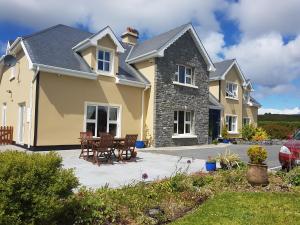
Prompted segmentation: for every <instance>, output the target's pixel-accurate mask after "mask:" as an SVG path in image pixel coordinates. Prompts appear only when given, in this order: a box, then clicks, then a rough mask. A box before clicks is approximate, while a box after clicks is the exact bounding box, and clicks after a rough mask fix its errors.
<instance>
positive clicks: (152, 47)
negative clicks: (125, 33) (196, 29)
mask: <svg viewBox="0 0 300 225" xmlns="http://www.w3.org/2000/svg"><path fill="white" fill-rule="evenodd" d="M188 25H190V24H184V25H181V26H179V27H176V28H174V29H172V30H169V31H167V32H165V33H162V34H160V35H157V36H155V37H153V38H150V39H148V40H146V41H144V42H141V43H137V44H136V45H135V46H134V48H133V49H132V51H131V53H130V55H129V57H128V59H127V60H132V59H134V58H136V57H139V56H141V55H144V54H147V53H150V52H152V51H156V50H159V49H160V48H161V47H163V46H164V45H165V44H166V43H167V42H168V41H170V40H171V39H172V38H173V37H175V36H176V35H177V34H178V33H179V32H180V31H181V30H183V29H184V28H185V27H187V26H188Z"/></svg>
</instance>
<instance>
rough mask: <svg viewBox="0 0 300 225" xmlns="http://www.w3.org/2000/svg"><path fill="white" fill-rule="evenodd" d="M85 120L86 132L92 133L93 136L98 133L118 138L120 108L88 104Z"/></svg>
mask: <svg viewBox="0 0 300 225" xmlns="http://www.w3.org/2000/svg"><path fill="white" fill-rule="evenodd" d="M85 120H86V121H85V128H86V131H91V132H93V136H99V134H100V133H110V134H112V135H113V136H120V107H116V106H106V105H95V104H88V105H87V106H86V116H85Z"/></svg>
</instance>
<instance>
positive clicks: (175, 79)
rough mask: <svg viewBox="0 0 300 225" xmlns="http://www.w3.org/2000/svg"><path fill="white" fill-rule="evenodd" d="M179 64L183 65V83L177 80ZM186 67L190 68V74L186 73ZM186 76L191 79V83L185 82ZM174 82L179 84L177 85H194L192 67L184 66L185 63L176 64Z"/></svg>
mask: <svg viewBox="0 0 300 225" xmlns="http://www.w3.org/2000/svg"><path fill="white" fill-rule="evenodd" d="M179 66H182V67H184V83H182V82H180V81H179ZM187 69H190V70H191V74H187V72H186V71H187ZM187 78H190V79H191V83H187V82H186V80H187ZM173 83H174V84H179V85H185V86H192V87H196V86H195V85H194V69H193V68H192V67H190V66H185V65H181V64H176V71H175V77H174V82H173Z"/></svg>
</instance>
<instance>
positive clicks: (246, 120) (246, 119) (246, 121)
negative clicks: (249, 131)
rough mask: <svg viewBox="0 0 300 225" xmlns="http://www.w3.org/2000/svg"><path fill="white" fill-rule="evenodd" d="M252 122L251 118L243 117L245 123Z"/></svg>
mask: <svg viewBox="0 0 300 225" xmlns="http://www.w3.org/2000/svg"><path fill="white" fill-rule="evenodd" d="M249 124H250V118H248V117H244V118H243V125H249Z"/></svg>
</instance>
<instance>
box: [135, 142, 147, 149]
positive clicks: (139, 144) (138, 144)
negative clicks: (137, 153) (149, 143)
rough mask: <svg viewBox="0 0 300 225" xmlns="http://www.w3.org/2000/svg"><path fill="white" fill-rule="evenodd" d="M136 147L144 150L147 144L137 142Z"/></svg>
mask: <svg viewBox="0 0 300 225" xmlns="http://www.w3.org/2000/svg"><path fill="white" fill-rule="evenodd" d="M135 147H136V148H144V147H145V143H144V142H143V141H136V142H135Z"/></svg>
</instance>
